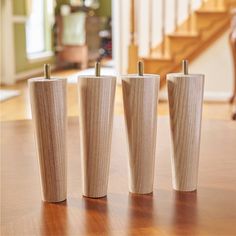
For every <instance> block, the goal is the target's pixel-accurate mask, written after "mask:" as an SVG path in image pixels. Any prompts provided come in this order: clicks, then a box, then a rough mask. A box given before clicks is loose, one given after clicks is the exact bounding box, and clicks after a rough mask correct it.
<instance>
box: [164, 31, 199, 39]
mask: <svg viewBox="0 0 236 236" xmlns="http://www.w3.org/2000/svg"><path fill="white" fill-rule="evenodd" d="M199 36H200V34H199V33H198V32H191V33H190V32H174V33H171V34H168V37H173V38H175V37H182V38H188V37H189V38H198V37H199Z"/></svg>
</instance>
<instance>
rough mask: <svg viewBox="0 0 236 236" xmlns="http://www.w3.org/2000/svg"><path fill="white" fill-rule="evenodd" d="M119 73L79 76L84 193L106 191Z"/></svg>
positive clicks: (94, 195)
mask: <svg viewBox="0 0 236 236" xmlns="http://www.w3.org/2000/svg"><path fill="white" fill-rule="evenodd" d="M115 89H116V77H108V76H100V77H96V76H94V77H91V76H90V77H79V78H78V94H79V114H80V115H79V119H80V124H81V129H80V138H81V158H82V176H83V195H84V196H86V197H91V198H99V197H104V196H106V195H107V185H108V178H109V167H110V150H111V135H112V125H113V111H114V99H115Z"/></svg>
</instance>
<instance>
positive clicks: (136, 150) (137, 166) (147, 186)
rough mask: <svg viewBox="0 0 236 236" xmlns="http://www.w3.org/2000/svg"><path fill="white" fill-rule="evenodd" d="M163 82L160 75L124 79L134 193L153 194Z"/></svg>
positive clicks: (130, 182) (130, 171)
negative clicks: (157, 129) (158, 105)
mask: <svg viewBox="0 0 236 236" xmlns="http://www.w3.org/2000/svg"><path fill="white" fill-rule="evenodd" d="M159 83H160V77H159V76H157V75H156V76H155V75H144V76H125V77H122V89H123V100H124V109H125V121H126V127H127V134H128V143H129V175H130V178H129V189H130V192H132V193H138V194H147V193H151V192H152V191H153V180H154V166H155V150H156V125H157V101H158V89H159Z"/></svg>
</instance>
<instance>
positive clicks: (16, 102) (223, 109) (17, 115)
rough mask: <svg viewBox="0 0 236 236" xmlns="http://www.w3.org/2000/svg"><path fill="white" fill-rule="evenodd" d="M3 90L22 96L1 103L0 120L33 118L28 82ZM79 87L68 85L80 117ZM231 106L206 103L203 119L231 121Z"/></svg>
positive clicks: (73, 112) (118, 110) (72, 111)
mask: <svg viewBox="0 0 236 236" xmlns="http://www.w3.org/2000/svg"><path fill="white" fill-rule="evenodd" d="M75 72H77V70H66V71H60V72H54V73H52V75H54V76H60V77H66V76H68V75H70V74H72V73H75ZM1 88H3V89H16V90H19V91H20V93H21V94H20V96H18V97H15V98H12V99H10V100H7V101H3V102H1V103H0V120H1V121H4V120H23V119H30V118H31V111H30V103H29V92H28V86H27V81H26V80H24V81H21V82H18V83H17V84H16V85H12V86H1ZM77 100H78V99H77V86H76V85H75V84H68V115H69V116H77V115H78V103H77ZM231 109H232V108H231V106H230V104H229V103H223V102H222V103H204V106H203V119H223V120H230V119H231ZM114 114H115V115H120V114H124V110H123V99H122V88H121V86H120V85H117V87H116V97H115V113H114ZM158 114H159V115H168V114H169V110H168V104H167V102H162V101H160V102H159V106H158Z"/></svg>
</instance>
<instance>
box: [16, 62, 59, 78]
mask: <svg viewBox="0 0 236 236" xmlns="http://www.w3.org/2000/svg"><path fill="white" fill-rule="evenodd" d="M55 69H56V65H51V70H55ZM41 74H43V68H42V67H41V68H37V69H33V70H27V71H23V72H19V73H17V74H16V75H15V80H16V81H19V80H24V79H29V78H32V77H33V76H38V75H41Z"/></svg>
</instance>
